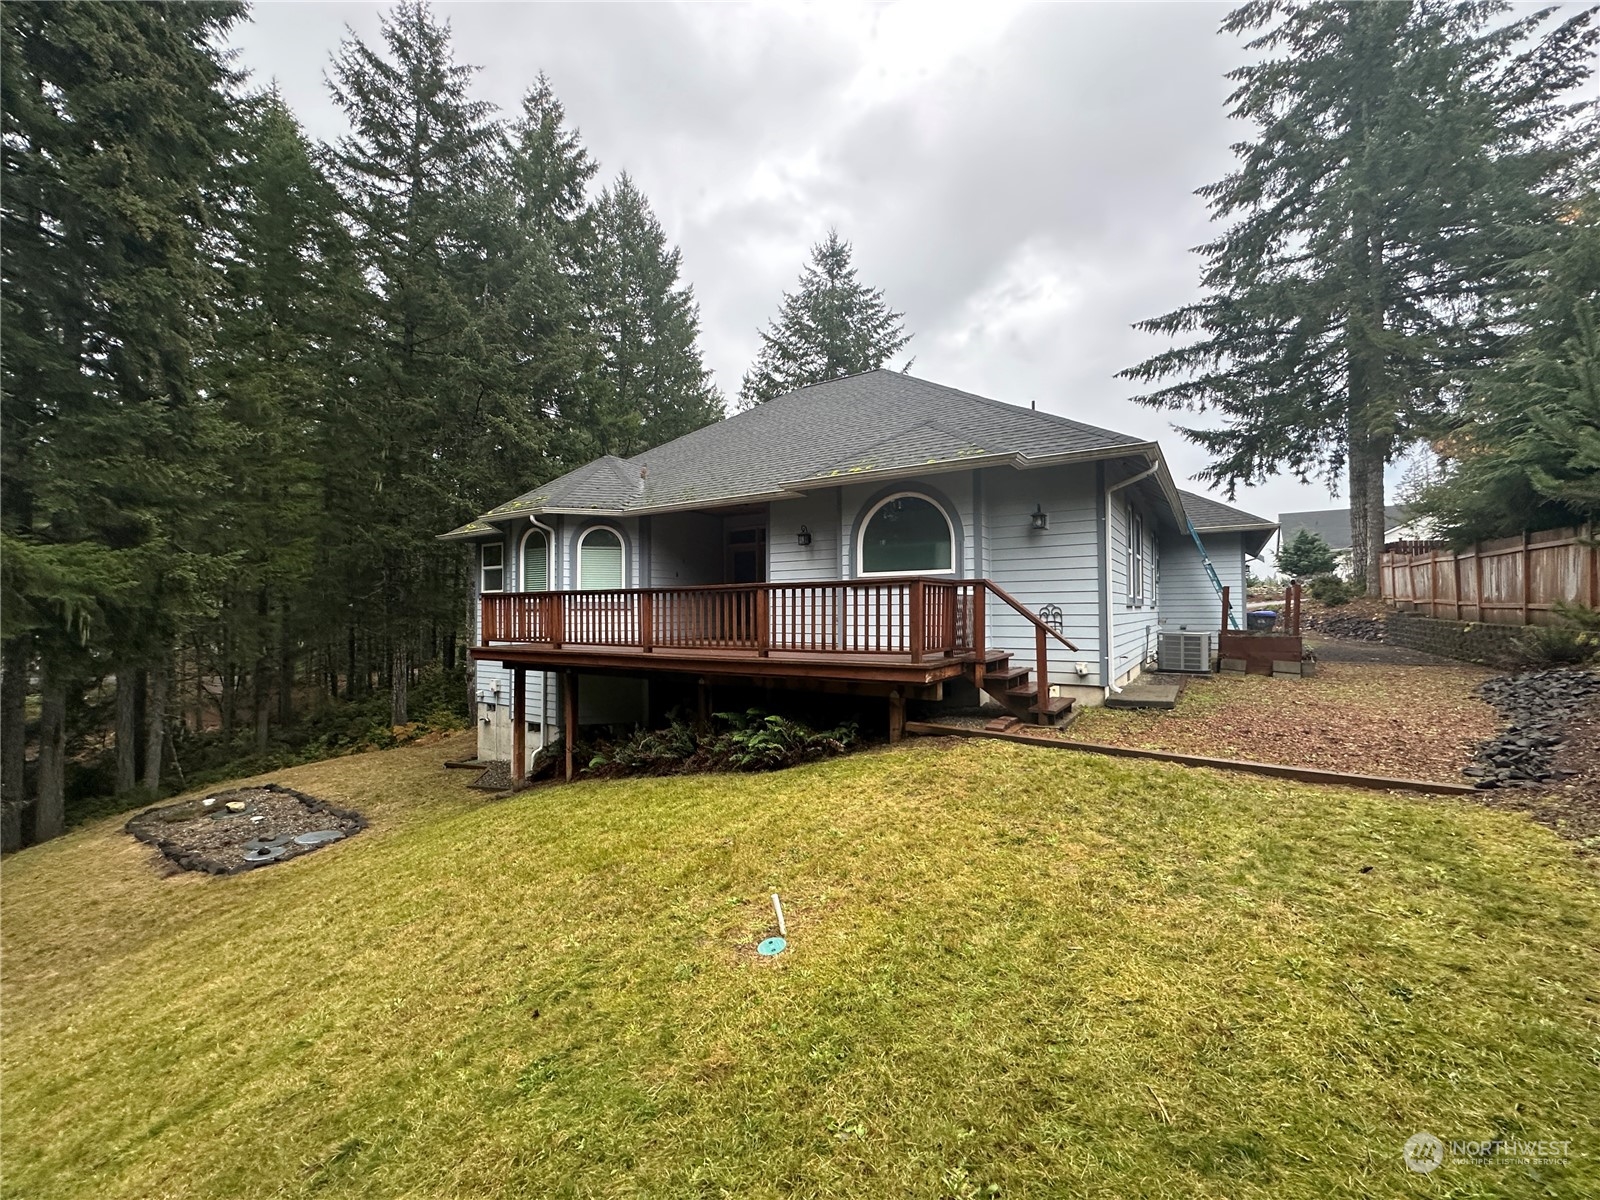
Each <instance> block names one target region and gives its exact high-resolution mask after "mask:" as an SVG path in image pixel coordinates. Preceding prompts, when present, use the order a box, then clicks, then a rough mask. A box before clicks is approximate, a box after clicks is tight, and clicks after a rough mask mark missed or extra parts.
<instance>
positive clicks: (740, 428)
mask: <svg viewBox="0 0 1600 1200" xmlns="http://www.w3.org/2000/svg"><path fill="white" fill-rule="evenodd" d="M1123 453H1127V454H1130V455H1135V456H1143V457H1146V458H1149V459H1151V460H1153V461H1154V462H1155V463H1156V464H1158V465H1159V466H1160V471H1159V473H1158V477H1157V480H1156V481H1155V482H1157V484H1158V486H1159V487H1160V488H1161V490H1162V492H1163V494H1164V495H1166V496H1167V498H1168V506H1169V507H1171V508H1173V509H1174V510H1175V511H1176V509H1177V508H1178V506H1179V505H1180V504H1181V505H1182V506H1184V507H1185V508H1187V509H1188V512H1189V516H1190V519H1191V520H1193V521H1194V523H1195V526H1196V528H1198V529H1201V530H1211V531H1215V532H1221V531H1223V530H1230V531H1232V530H1237V531H1240V532H1244V533H1247V534H1253V533H1256V532H1261V533H1262V536H1261V541H1262V542H1265V540H1266V538H1267V537H1270V536H1271V531H1272V530H1273V529H1274V528H1276V526H1274V525H1273V523H1272V522H1271V521H1268V520H1266V519H1265V518H1263V517H1257V516H1253V515H1252V514H1250V513H1247V512H1243V511H1241V510H1239V509H1236V508H1231V507H1229V506H1228V505H1226V504H1221V503H1219V502H1217V501H1215V500H1211V499H1208V498H1207V497H1204V496H1197V495H1193V494H1192V493H1183V494H1181V499H1180V493H1179V492H1178V491H1177V489H1176V488H1175V487H1173V485H1172V482H1171V476H1170V475H1169V474H1168V473H1167V470H1166V467H1165V465H1164V464H1163V463H1162V459H1161V450H1160V447H1159V446H1158V445H1157V444H1156V443H1154V442H1151V441H1147V440H1144V439H1141V438H1136V437H1130V436H1128V435H1127V434H1123V433H1116V432H1114V431H1112V430H1109V429H1101V428H1099V427H1097V426H1094V425H1086V424H1084V423H1083V422H1081V421H1073V420H1070V419H1069V418H1067V417H1059V416H1056V415H1055V414H1053V413H1046V412H1039V411H1038V410H1036V409H1033V408H1021V407H1018V406H1017V405H1014V404H1004V403H1002V402H1000V401H998V400H990V399H987V398H985V397H983V396H976V395H973V394H972V393H971V392H964V391H961V390H960V389H959V388H953V387H946V386H945V385H943V384H939V383H930V382H929V381H927V380H925V379H917V378H915V377H913V376H910V375H906V374H903V373H901V372H896V371H887V370H879V371H867V372H865V373H863V374H860V375H852V376H848V377H847V378H844V379H836V380H833V381H831V382H828V383H819V384H814V385H813V386H811V387H807V388H801V389H800V390H799V391H795V392H790V393H788V394H787V395H784V396H779V397H777V398H776V399H773V400H769V401H767V402H766V403H765V404H759V405H757V406H756V407H755V408H752V409H749V410H747V411H745V412H741V413H738V414H737V415H735V416H732V417H729V418H727V419H726V420H724V421H718V422H716V423H715V424H713V425H708V426H706V427H705V428H704V429H697V430H696V431H695V432H693V433H690V434H686V435H684V436H683V437H681V438H678V439H676V440H675V441H671V442H668V443H666V444H665V445H663V446H657V447H656V448H655V449H653V450H646V451H645V452H644V453H642V454H637V455H635V456H634V457H632V458H628V459H622V458H617V457H615V456H613V455H606V456H605V457H602V458H597V459H595V460H594V461H593V462H591V463H587V464H585V465H584V466H582V467H579V468H578V469H577V470H575V471H569V472H568V473H567V474H565V475H562V476H561V477H559V478H557V479H552V480H550V481H549V482H548V483H544V484H541V485H539V486H538V487H536V488H533V489H531V490H530V491H527V492H524V493H523V494H522V495H520V496H518V497H516V498H515V499H514V500H509V501H507V502H506V503H504V504H502V505H500V506H499V507H498V508H495V509H492V510H490V511H489V512H488V513H485V514H484V515H483V516H482V517H480V518H478V520H477V521H473V522H469V523H468V524H466V525H463V526H461V527H460V528H459V529H455V530H452V531H451V532H450V533H447V534H444V535H443V536H444V537H446V538H456V539H461V540H467V539H471V538H478V537H483V536H485V535H486V534H489V533H492V532H493V528H494V527H493V526H492V525H490V524H488V522H492V521H496V520H503V519H505V518H508V517H514V516H521V515H525V514H534V513H541V512H566V513H580V514H581V513H595V514H606V515H625V514H630V513H645V512H661V511H672V510H681V509H692V508H700V507H714V506H724V505H729V504H735V503H739V502H741V501H744V502H749V501H759V500H768V499H774V498H778V497H782V496H794V495H797V494H800V493H803V492H805V491H808V490H810V489H813V488H818V487H827V486H832V485H835V484H837V483H839V482H841V481H843V480H845V479H861V478H869V477H870V478H882V477H887V478H895V477H899V476H905V475H913V474H918V473H925V472H928V471H930V470H951V469H957V468H959V467H968V466H979V465H984V464H1008V465H1011V466H1016V467H1037V466H1043V465H1047V464H1049V463H1052V462H1062V461H1071V460H1074V459H1080V460H1086V461H1088V460H1094V459H1100V458H1108V457H1117V456H1119V455H1120V454H1123ZM1251 540H1253V539H1252V538H1250V537H1247V538H1246V541H1247V542H1249V541H1251ZM1259 549H1260V547H1259V546H1256V547H1255V549H1254V550H1252V553H1254V552H1255V551H1256V550H1259Z"/></svg>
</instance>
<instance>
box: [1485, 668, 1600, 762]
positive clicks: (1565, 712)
mask: <svg viewBox="0 0 1600 1200" xmlns="http://www.w3.org/2000/svg"><path fill="white" fill-rule="evenodd" d="M1478 694H1479V695H1480V696H1482V697H1483V698H1484V699H1485V700H1487V701H1488V702H1489V703H1490V704H1492V705H1494V707H1495V709H1496V710H1497V711H1498V712H1499V713H1500V715H1501V717H1503V718H1504V719H1505V721H1506V727H1505V729H1503V730H1501V731H1500V732H1499V733H1498V734H1496V735H1495V736H1494V737H1492V738H1490V739H1489V740H1488V741H1485V742H1481V743H1480V744H1479V745H1478V749H1477V752H1476V754H1475V755H1474V758H1473V763H1472V765H1471V766H1469V767H1466V768H1464V769H1463V771H1462V774H1463V775H1466V776H1467V777H1468V778H1470V779H1472V780H1473V781H1474V786H1476V787H1480V788H1499V787H1529V786H1531V785H1534V784H1539V783H1548V782H1550V781H1551V780H1553V779H1557V778H1560V777H1561V776H1562V775H1563V774H1564V773H1563V772H1561V771H1558V770H1557V768H1556V765H1555V758H1556V752H1557V751H1558V750H1560V749H1561V748H1562V746H1563V744H1564V743H1563V740H1562V739H1563V737H1564V736H1565V733H1566V727H1567V723H1568V722H1569V721H1571V720H1572V719H1573V718H1574V717H1576V716H1579V715H1580V714H1582V713H1584V712H1586V711H1588V709H1589V708H1590V706H1591V705H1593V704H1595V703H1596V702H1600V673H1597V672H1594V671H1586V670H1583V669H1581V668H1577V667H1560V668H1557V669H1555V670H1552V671H1529V672H1526V673H1524V674H1519V675H1497V676H1495V677H1494V678H1493V679H1488V680H1485V681H1484V682H1483V683H1482V684H1480V685H1479V686H1478Z"/></svg>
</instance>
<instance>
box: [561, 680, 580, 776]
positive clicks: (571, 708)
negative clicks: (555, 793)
mask: <svg viewBox="0 0 1600 1200" xmlns="http://www.w3.org/2000/svg"><path fill="white" fill-rule="evenodd" d="M561 711H562V721H561V744H562V746H564V747H565V748H566V752H567V762H566V768H567V782H568V783H571V782H572V743H573V742H575V741H577V740H578V673H577V672H576V671H564V672H562V675H561Z"/></svg>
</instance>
